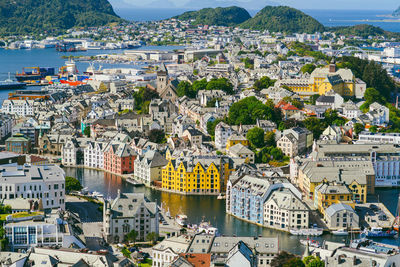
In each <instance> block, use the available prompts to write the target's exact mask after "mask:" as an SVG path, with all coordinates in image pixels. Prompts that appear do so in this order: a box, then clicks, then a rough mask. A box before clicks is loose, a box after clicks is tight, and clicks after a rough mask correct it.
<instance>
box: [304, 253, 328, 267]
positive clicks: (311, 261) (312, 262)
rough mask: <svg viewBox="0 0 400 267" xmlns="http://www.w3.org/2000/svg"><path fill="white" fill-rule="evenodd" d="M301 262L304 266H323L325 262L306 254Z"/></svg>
mask: <svg viewBox="0 0 400 267" xmlns="http://www.w3.org/2000/svg"><path fill="white" fill-rule="evenodd" d="M303 263H304V265H305V266H306V267H324V266H325V263H324V262H323V261H322V260H321V259H320V258H319V257H315V256H312V255H311V256H308V257H305V258H304V259H303Z"/></svg>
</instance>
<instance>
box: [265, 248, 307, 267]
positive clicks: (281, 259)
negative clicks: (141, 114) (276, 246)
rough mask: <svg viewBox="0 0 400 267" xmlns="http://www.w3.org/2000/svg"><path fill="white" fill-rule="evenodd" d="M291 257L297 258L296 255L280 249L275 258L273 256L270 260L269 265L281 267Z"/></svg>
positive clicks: (300, 266)
mask: <svg viewBox="0 0 400 267" xmlns="http://www.w3.org/2000/svg"><path fill="white" fill-rule="evenodd" d="M292 259H297V257H296V256H295V255H293V254H291V253H289V252H286V251H281V252H279V254H278V255H276V256H275V258H273V259H272V260H271V263H270V264H271V267H282V266H285V264H286V263H288V262H289V261H290V260H292ZM302 266H304V263H303V265H299V267H302Z"/></svg>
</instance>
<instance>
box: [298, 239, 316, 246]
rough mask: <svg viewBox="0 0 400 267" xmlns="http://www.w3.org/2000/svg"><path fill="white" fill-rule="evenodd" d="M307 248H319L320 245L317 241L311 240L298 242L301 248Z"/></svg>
mask: <svg viewBox="0 0 400 267" xmlns="http://www.w3.org/2000/svg"><path fill="white" fill-rule="evenodd" d="M307 243H308V246H310V247H314V248H319V247H321V244H320V243H319V242H318V241H317V240H312V239H301V240H300V244H302V245H303V246H307Z"/></svg>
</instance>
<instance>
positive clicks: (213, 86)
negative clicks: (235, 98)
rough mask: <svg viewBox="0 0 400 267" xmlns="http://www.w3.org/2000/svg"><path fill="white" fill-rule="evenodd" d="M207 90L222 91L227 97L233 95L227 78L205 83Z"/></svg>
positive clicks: (231, 86)
mask: <svg viewBox="0 0 400 267" xmlns="http://www.w3.org/2000/svg"><path fill="white" fill-rule="evenodd" d="M206 89H207V90H222V91H224V92H225V93H227V94H228V95H231V94H233V85H232V83H231V82H230V81H229V80H228V79H227V78H219V79H211V81H209V82H208V83H207V86H206Z"/></svg>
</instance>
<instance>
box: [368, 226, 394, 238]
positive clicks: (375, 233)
mask: <svg viewBox="0 0 400 267" xmlns="http://www.w3.org/2000/svg"><path fill="white" fill-rule="evenodd" d="M364 233H365V236H366V237H369V238H371V237H375V238H378V237H379V238H383V237H385V238H391V237H394V236H395V235H397V232H396V231H393V230H392V231H391V230H387V231H383V230H382V228H380V227H372V228H371V230H367V229H365V231H364Z"/></svg>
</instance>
